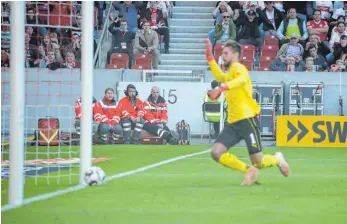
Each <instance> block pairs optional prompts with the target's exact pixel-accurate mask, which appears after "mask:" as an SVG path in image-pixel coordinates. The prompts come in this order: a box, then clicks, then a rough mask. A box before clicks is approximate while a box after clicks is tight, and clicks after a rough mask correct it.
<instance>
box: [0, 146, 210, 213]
mask: <svg viewBox="0 0 347 224" xmlns="http://www.w3.org/2000/svg"><path fill="white" fill-rule="evenodd" d="M210 150H211V149H208V150H204V151H201V152H196V153H191V154H187V155H183V156H178V157H174V158H171V159H167V160H163V161H161V162H158V163H153V164H151V165H148V166H144V167H141V168H138V169H135V170H130V171H127V172H123V173H118V174H114V175H112V176H109V177H107V178H106V179H105V182H108V181H110V180H114V179H119V178H122V177H125V176H130V175H133V174H136V173H140V172H143V171H146V170H148V169H152V168H155V167H158V166H162V165H165V164H168V163H172V162H175V161H178V160H182V159H186V158H189V157H192V156H197V155H201V154H204V153H207V152H210ZM85 187H87V185H77V186H74V187H69V188H66V189H64V190H59V191H55V192H51V193H47V194H41V195H38V196H35V197H31V198H27V199H24V200H23V203H22V204H19V205H18V204H16V205H10V204H7V205H5V206H2V207H1V212H5V211H9V210H12V209H14V208H19V207H21V206H23V205H27V204H31V203H33V202H37V201H42V200H46V199H49V198H53V197H57V196H60V195H64V194H67V193H70V192H74V191H78V190H82V189H83V188H85Z"/></svg>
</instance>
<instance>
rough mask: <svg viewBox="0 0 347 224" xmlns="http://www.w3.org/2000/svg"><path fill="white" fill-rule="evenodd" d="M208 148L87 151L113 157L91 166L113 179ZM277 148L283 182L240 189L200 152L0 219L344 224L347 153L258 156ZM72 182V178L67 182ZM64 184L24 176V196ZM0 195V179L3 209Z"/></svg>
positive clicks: (67, 223) (266, 177)
mask: <svg viewBox="0 0 347 224" xmlns="http://www.w3.org/2000/svg"><path fill="white" fill-rule="evenodd" d="M208 148H209V146H146V145H141V146H123V145H117V146H94V147H93V156H94V157H110V158H112V160H109V161H104V162H101V163H98V164H96V165H97V166H100V167H102V168H103V169H104V170H105V172H106V175H113V174H116V173H121V172H125V171H129V170H134V169H136V168H140V167H143V166H146V165H150V164H153V163H156V162H160V161H163V160H166V159H170V158H173V157H177V156H181V155H185V154H190V153H193V152H199V151H203V150H206V149H208ZM64 150H67V149H64ZM278 150H280V151H282V152H283V153H284V155H285V156H286V158H287V160H288V162H289V164H290V166H291V175H290V177H288V178H285V177H283V176H282V175H281V174H280V172H279V170H278V168H277V167H272V168H267V169H263V170H261V171H260V177H259V181H260V182H261V185H253V186H250V187H241V186H240V183H241V182H242V181H243V175H242V174H241V173H238V172H236V171H233V170H230V169H228V168H225V167H222V166H220V165H219V164H217V163H215V162H214V161H212V160H211V159H210V156H209V153H206V154H202V155H197V156H194V157H191V158H187V159H183V160H179V161H176V162H172V163H169V164H165V165H162V166H159V167H156V168H153V169H149V170H147V171H144V172H140V173H136V174H134V175H130V176H126V177H123V178H120V179H115V180H111V181H109V182H107V183H105V184H104V185H102V186H97V187H87V188H85V189H83V190H80V191H77V192H72V193H68V194H65V195H62V196H58V197H55V198H51V199H48V200H44V201H39V202H35V203H32V204H29V205H26V206H23V207H21V208H18V209H13V210H10V211H7V212H2V214H1V215H2V217H1V221H2V223H6V224H10V223H11V224H12V223H13V224H14V223H16V224H20V223H26V224H28V223H29V224H31V223H32V224H36V223H51V224H52V223H57V224H95V223H112V224H113V223H127V224H128V223H134V224H135V223H136V224H139V223H141V224H142V223H148V224H154V223H160V224H162V223H165V224H171V223H175V224H176V223H177V224H179V223H187V224H188V223H189V224H195V223H196V224H201V223H204V224H206V223H211V224H215V223H223V224H224V223H235V224H246V223H247V224H248V223H257V224H262V223H264V224H265V223H266V224H278V223H280V224H292V223H295V224H301V223H302V224H309V223H314V224H326V223H333V224H345V223H347V150H346V149H342V148H340V149H334V148H281V149H280V148H275V147H272V148H266V149H264V152H265V153H274V152H276V151H278ZM231 152H233V153H234V154H236V155H237V156H239V157H240V158H242V160H244V161H247V162H249V159H248V154H247V150H246V149H245V148H244V147H240V148H233V149H232V150H231ZM77 156H78V155H77ZM77 156H76V155H74V157H77ZM74 171H75V172H76V173H77V172H78V171H77V170H74ZM64 172H68V171H64ZM62 173H63V172H62ZM77 178H78V177H77V176H74V181H73V182H74V183H77ZM68 186H69V185H68V184H67V181H65V182H64V180H62V181H61V182H60V185H58V186H57V185H56V183H55V181H54V180H52V181H51V184H50V185H47V184H46V180H45V179H40V181H39V183H38V185H35V183H34V178H27V179H26V185H25V197H26V198H28V197H32V196H35V195H38V194H42V193H47V192H52V191H56V190H58V189H64V188H66V187H68ZM7 194H8V181H7V180H2V191H1V196H2V205H4V204H7V197H8V195H7Z"/></svg>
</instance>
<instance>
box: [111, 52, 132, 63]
mask: <svg viewBox="0 0 347 224" xmlns="http://www.w3.org/2000/svg"><path fill="white" fill-rule="evenodd" d="M110 61H111V63H110V64H117V63H118V62H119V61H124V62H125V65H126V66H127V65H128V64H129V55H128V54H124V53H113V54H111V59H110Z"/></svg>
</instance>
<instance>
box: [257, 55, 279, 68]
mask: <svg viewBox="0 0 347 224" xmlns="http://www.w3.org/2000/svg"><path fill="white" fill-rule="evenodd" d="M274 59H275V57H270V56H260V57H259V65H260V66H261V67H266V68H269V67H270V65H271V62H272V61H273V60H274Z"/></svg>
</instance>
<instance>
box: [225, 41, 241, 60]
mask: <svg viewBox="0 0 347 224" xmlns="http://www.w3.org/2000/svg"><path fill="white" fill-rule="evenodd" d="M224 47H230V48H231V49H232V51H233V52H237V53H239V57H241V53H242V47H241V45H240V44H239V43H238V42H236V41H234V40H227V41H226V42H225V43H224Z"/></svg>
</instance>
